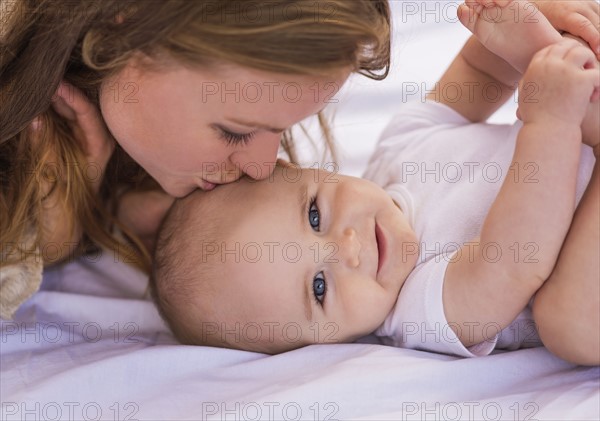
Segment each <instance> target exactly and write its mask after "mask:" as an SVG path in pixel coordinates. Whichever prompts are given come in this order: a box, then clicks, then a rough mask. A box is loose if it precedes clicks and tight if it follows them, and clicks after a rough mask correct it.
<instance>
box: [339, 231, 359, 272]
mask: <svg viewBox="0 0 600 421" xmlns="http://www.w3.org/2000/svg"><path fill="white" fill-rule="evenodd" d="M360 249H361V245H360V241H358V235H357V234H356V230H354V229H353V228H346V229H345V230H344V232H343V233H342V236H341V241H340V244H339V253H340V259H341V260H342V262H343V263H345V264H346V265H348V266H349V267H350V268H352V269H355V268H357V267H358V265H360V259H359V255H360Z"/></svg>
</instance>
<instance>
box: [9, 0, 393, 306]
mask: <svg viewBox="0 0 600 421" xmlns="http://www.w3.org/2000/svg"><path fill="white" fill-rule="evenodd" d="M2 7H3V8H4V9H5V10H3V11H2V14H3V16H6V18H5V22H3V28H2V32H0V37H1V38H0V39H1V43H0V51H1V55H0V74H1V75H2V77H1V82H0V93H1V97H2V108H1V111H0V128H1V133H0V162H1V163H2V165H1V169H0V174H1V187H0V209H1V211H0V212H1V214H0V244H2V252H1V261H0V265H1V266H2V271H1V272H0V287H1V288H2V292H3V294H4V297H3V298H2V301H1V302H0V304H1V306H0V307H1V308H0V310H2V311H1V312H0V316H2V317H7V316H10V315H12V312H14V310H15V309H16V308H17V307H18V305H19V304H20V303H21V302H22V301H24V300H25V299H26V298H27V297H28V296H29V295H31V294H32V293H33V292H35V290H37V288H38V287H39V282H40V280H41V266H42V264H43V265H48V264H52V263H56V262H59V261H63V260H65V259H66V258H69V257H72V256H73V255H76V254H79V253H82V252H84V251H86V250H89V247H90V246H92V247H96V246H102V247H105V248H108V249H112V250H115V251H117V252H118V256H120V258H122V259H124V260H126V261H128V262H131V263H133V264H135V265H137V266H138V267H140V268H142V269H145V268H147V267H148V264H149V253H148V249H149V248H151V247H152V244H153V239H154V233H155V230H156V228H157V226H158V223H159V221H160V219H161V217H162V215H163V214H164V212H165V211H166V209H167V208H168V206H169V204H170V199H169V196H167V195H165V194H164V192H166V193H167V194H168V195H170V196H174V197H181V196H184V195H186V194H188V193H190V192H191V191H192V190H194V189H195V188H202V189H212V188H213V187H214V186H215V185H216V184H220V183H228V182H231V181H234V180H236V179H238V178H239V177H241V176H242V175H243V174H244V173H246V174H247V175H248V176H250V177H253V178H256V179H260V178H264V177H267V176H268V175H269V174H270V173H271V171H272V170H273V168H274V163H275V160H276V154H277V150H278V148H279V146H280V144H282V145H283V147H284V148H285V149H286V151H288V154H290V158H291V159H292V160H293V159H294V155H293V150H292V146H293V143H292V139H291V137H290V135H289V128H290V127H291V126H292V125H294V124H295V123H298V122H300V121H301V120H303V119H304V118H306V117H308V116H310V115H312V114H316V113H319V117H320V122H321V123H322V125H323V123H324V120H323V119H322V118H321V115H320V110H321V109H322V108H323V107H324V106H325V105H326V103H327V100H328V99H329V98H330V97H331V96H332V94H334V93H335V91H337V89H339V87H340V85H341V84H343V82H344V81H345V80H346V78H347V77H348V75H349V74H350V72H353V71H354V72H359V73H363V74H365V75H366V76H368V77H371V78H374V79H383V78H384V77H385V76H386V75H387V71H388V67H389V37H390V21H389V5H388V4H387V1H386V0H380V1H371V0H353V1H347V0H333V1H332V0H326V1H315V0H310V1H300V0H298V1H274V0H269V1H251V2H250V1H225V0H224V1H214V0H213V1H203V0H195V1H190V0H184V1H177V0H170V1H148V0H145V1H128V2H125V1H122V0H121V1H118V0H102V1H89V0H86V1H81V2H76V3H73V2H70V1H61V0H37V1H27V0H23V1H20V2H9V3H3V5H2ZM325 133H327V131H326V130H325ZM326 138H328V137H327V136H326Z"/></svg>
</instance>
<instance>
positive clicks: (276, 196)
mask: <svg viewBox="0 0 600 421" xmlns="http://www.w3.org/2000/svg"><path fill="white" fill-rule="evenodd" d="M417 255H418V251H417V240H416V237H415V234H414V232H413V230H412V228H411V227H410V226H409V224H408V222H407V220H406V218H405V217H404V214H403V213H402V212H401V210H400V209H399V207H398V206H397V205H396V204H395V203H394V202H393V201H392V199H391V198H390V196H388V195H387V193H385V191H384V190H383V189H381V188H380V187H379V186H377V185H375V184H373V183H372V182H370V181H367V180H362V179H359V178H354V177H347V176H341V175H339V174H334V173H330V172H327V171H322V170H315V169H300V168H297V167H294V166H290V165H284V166H282V165H279V166H277V167H276V169H275V171H274V173H273V175H272V176H271V177H270V178H268V179H266V180H262V181H258V182H257V181H254V180H251V179H247V178H243V179H241V180H239V181H237V182H235V183H232V184H228V185H223V186H219V187H218V188H217V189H215V190H214V191H211V192H202V191H197V192H194V193H192V194H191V195H189V196H187V197H186V198H184V199H181V200H179V201H177V202H176V203H175V204H174V205H173V208H172V209H171V211H170V212H169V215H168V216H167V218H166V220H165V222H164V224H163V227H162V229H161V232H160V234H159V240H158V245H157V249H156V263H155V269H154V273H153V284H154V285H153V294H154V298H155V301H156V302H157V305H158V307H159V310H160V312H161V314H162V315H163V317H164V318H165V320H166V321H167V323H168V324H169V325H170V327H171V329H172V330H173V332H174V334H175V335H176V336H177V338H178V339H179V340H180V341H181V342H183V343H187V344H195V345H211V346H220V347H228V348H236V349H245V350H252V351H258V352H265V353H278V352H284V351H287V350H291V349H294V348H298V347H301V346H305V345H308V344H313V343H338V342H352V341H354V340H356V339H358V338H359V337H361V336H364V335H367V334H369V333H371V332H373V331H374V330H375V329H377V327H379V326H380V325H381V324H382V323H383V321H384V320H385V318H386V316H387V315H388V314H389V312H390V311H391V310H392V309H393V307H394V304H395V302H396V299H397V298H398V293H399V291H400V288H401V287H402V284H403V283H404V281H405V280H406V278H407V276H408V274H409V273H410V272H411V270H412V269H413V268H414V265H415V263H416V260H417Z"/></svg>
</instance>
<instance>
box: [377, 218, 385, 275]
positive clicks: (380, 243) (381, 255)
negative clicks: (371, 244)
mask: <svg viewBox="0 0 600 421" xmlns="http://www.w3.org/2000/svg"><path fill="white" fill-rule="evenodd" d="M375 241H376V242H377V254H378V261H377V274H378V275H379V271H381V268H382V266H383V264H384V263H385V258H386V253H385V252H386V247H387V244H386V241H385V235H383V231H381V228H380V227H379V224H377V223H375Z"/></svg>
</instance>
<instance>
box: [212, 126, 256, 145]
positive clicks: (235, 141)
mask: <svg viewBox="0 0 600 421" xmlns="http://www.w3.org/2000/svg"><path fill="white" fill-rule="evenodd" d="M219 133H220V136H221V138H222V139H223V140H225V142H227V145H228V146H231V145H239V144H242V145H244V146H245V145H247V144H248V142H250V141H251V140H252V138H253V137H254V132H250V133H243V134H242V133H233V132H230V131H228V130H225V129H223V128H219Z"/></svg>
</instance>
